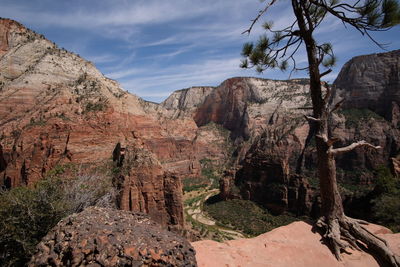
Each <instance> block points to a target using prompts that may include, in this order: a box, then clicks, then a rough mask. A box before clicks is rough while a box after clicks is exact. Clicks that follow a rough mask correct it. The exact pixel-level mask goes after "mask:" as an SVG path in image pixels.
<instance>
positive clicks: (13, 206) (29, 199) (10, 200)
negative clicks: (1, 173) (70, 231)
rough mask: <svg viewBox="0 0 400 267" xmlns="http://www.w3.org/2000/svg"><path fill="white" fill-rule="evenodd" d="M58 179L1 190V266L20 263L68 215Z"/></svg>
mask: <svg viewBox="0 0 400 267" xmlns="http://www.w3.org/2000/svg"><path fill="white" fill-rule="evenodd" d="M60 188H61V186H60V181H48V180H46V181H41V182H39V183H38V184H37V185H36V186H35V187H34V188H27V187H19V188H14V189H12V190H10V191H1V193H0V203H1V206H0V266H23V265H24V264H25V263H26V262H27V261H28V260H29V258H30V256H31V254H32V253H33V252H34V249H35V246H36V244H37V243H38V242H39V241H40V240H41V238H42V237H43V236H45V235H46V233H47V232H48V231H49V230H50V229H51V228H52V227H53V226H54V225H56V224H57V222H58V221H59V220H60V219H61V218H63V217H64V216H66V215H67V207H66V203H65V202H64V198H63V192H62V190H60Z"/></svg>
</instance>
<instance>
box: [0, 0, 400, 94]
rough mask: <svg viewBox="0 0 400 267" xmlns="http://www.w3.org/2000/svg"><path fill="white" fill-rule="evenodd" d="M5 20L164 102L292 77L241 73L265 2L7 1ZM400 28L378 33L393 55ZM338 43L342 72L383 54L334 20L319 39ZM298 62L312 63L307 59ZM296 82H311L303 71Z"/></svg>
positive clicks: (274, 12) (279, 16) (281, 8)
mask: <svg viewBox="0 0 400 267" xmlns="http://www.w3.org/2000/svg"><path fill="white" fill-rule="evenodd" d="M0 6H1V7H0V16H1V17H5V18H11V19H14V20H17V21H19V22H21V23H23V24H24V25H25V26H27V27H28V28H31V29H33V30H35V31H36V32H38V33H42V34H44V35H45V37H46V38H48V39H50V40H51V41H54V42H55V43H56V44H58V45H59V46H60V47H64V48H66V49H67V50H70V51H72V52H74V53H77V54H79V55H81V56H82V57H84V58H86V59H88V60H90V61H92V62H93V63H94V64H95V65H96V66H97V68H98V69H100V71H101V72H102V73H103V74H105V75H106V76H107V77H109V78H112V79H115V80H117V81H119V82H120V84H121V85H122V87H123V88H124V89H125V90H128V91H129V92H131V93H134V94H136V95H138V96H140V97H142V98H144V99H146V100H150V101H155V102H160V101H162V100H163V99H165V98H166V97H167V96H168V95H169V94H170V93H171V92H172V91H174V90H178V89H182V88H187V87H191V86H199V85H204V86H206V85H213V86H216V85H219V84H220V83H221V82H223V81H224V80H225V79H227V78H230V77H234V76H257V77H263V78H269V79H287V78H288V77H289V72H283V73H282V72H280V71H277V70H268V71H265V72H264V73H263V74H262V75H258V74H256V73H255V71H254V70H243V69H240V68H239V64H240V59H241V56H240V52H241V48H242V45H243V43H244V42H247V41H251V40H256V39H257V38H258V36H259V34H261V33H262V29H261V25H260V24H258V25H256V26H255V28H254V30H253V32H252V34H251V35H250V36H248V35H243V34H241V33H242V32H243V31H244V30H246V29H247V28H248V26H249V25H250V20H251V19H252V18H254V17H255V15H256V14H257V12H258V10H260V9H261V8H263V3H262V2H260V1H259V0H201V1H199V0H197V1H195V0H68V1H64V0H0ZM291 18H292V15H291V13H290V6H289V2H288V1H284V0H283V1H280V3H279V4H278V5H277V6H275V7H274V8H273V9H271V10H270V12H269V13H268V16H265V17H264V18H263V19H262V21H261V22H264V21H270V20H273V21H275V24H274V25H276V27H278V26H280V25H286V24H287V23H289V22H290V21H291ZM399 33H400V28H399V27H397V28H393V29H391V30H390V31H387V32H382V33H376V34H373V35H374V37H375V38H376V39H378V40H380V41H381V42H382V43H387V44H388V46H387V49H388V50H394V49H399V48H400V34H399ZM316 38H317V39H318V41H319V42H322V41H324V42H325V41H329V42H331V43H332V44H333V47H334V51H335V53H336V55H337V57H338V63H337V66H336V67H335V68H334V69H333V72H332V73H331V74H330V75H329V76H327V77H326V78H327V80H328V81H331V82H332V81H333V80H334V78H335V77H336V75H337V73H338V72H339V71H340V68H341V67H342V66H343V64H344V63H345V62H346V61H347V60H349V59H350V58H352V57H353V56H356V55H361V54H370V53H377V52H383V51H382V50H381V49H380V48H379V47H377V46H376V45H374V44H373V43H372V42H371V41H369V40H368V39H367V38H365V37H362V36H361V35H360V34H358V33H356V32H355V31H354V30H352V29H349V28H347V29H346V28H345V27H344V26H343V25H342V24H341V23H340V22H338V21H335V20H334V19H333V18H329V19H328V20H327V21H326V23H325V24H323V25H321V28H320V29H319V32H318V33H317V35H316ZM297 59H298V61H299V62H301V63H303V64H305V63H306V61H305V60H306V57H305V55H304V53H300V54H299V55H298V58H297ZM293 77H306V74H305V73H297V74H295V75H292V78H293Z"/></svg>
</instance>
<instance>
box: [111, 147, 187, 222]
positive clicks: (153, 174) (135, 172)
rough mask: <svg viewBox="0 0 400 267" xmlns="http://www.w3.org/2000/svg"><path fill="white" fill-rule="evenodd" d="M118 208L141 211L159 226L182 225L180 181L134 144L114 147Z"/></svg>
mask: <svg viewBox="0 0 400 267" xmlns="http://www.w3.org/2000/svg"><path fill="white" fill-rule="evenodd" d="M114 163H115V165H116V168H117V170H118V173H117V174H116V177H115V178H116V181H115V183H116V184H117V188H118V189H120V196H119V199H118V202H119V207H120V208H121V209H123V210H129V211H135V212H144V213H147V214H149V216H150V218H152V219H153V220H154V221H156V222H158V223H160V224H161V225H169V226H170V227H177V228H183V226H184V219H183V201H182V183H181V180H180V179H179V177H177V176H175V175H173V174H171V173H168V172H165V171H164V169H163V168H162V166H161V164H160V163H159V161H158V160H157V159H156V158H155V157H154V155H153V154H152V153H151V152H149V151H147V150H145V149H138V148H135V147H127V148H121V147H120V144H118V145H117V146H116V148H115V150H114Z"/></svg>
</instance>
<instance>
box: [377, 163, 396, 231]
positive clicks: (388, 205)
mask: <svg viewBox="0 0 400 267" xmlns="http://www.w3.org/2000/svg"><path fill="white" fill-rule="evenodd" d="M374 193H375V194H376V195H375V196H374V197H373V199H372V200H371V203H372V218H373V219H374V221H375V222H376V223H378V224H382V225H384V226H387V227H389V228H390V229H391V230H392V231H394V232H400V180H399V179H398V178H395V177H393V175H392V174H391V173H390V170H389V169H388V168H385V167H381V168H379V169H378V170H377V180H376V187H375V192H374Z"/></svg>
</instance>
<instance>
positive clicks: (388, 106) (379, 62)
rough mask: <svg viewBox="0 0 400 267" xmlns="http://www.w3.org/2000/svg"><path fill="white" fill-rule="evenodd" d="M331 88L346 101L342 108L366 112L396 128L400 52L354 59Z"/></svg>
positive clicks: (347, 64) (398, 102) (343, 69)
mask: <svg viewBox="0 0 400 267" xmlns="http://www.w3.org/2000/svg"><path fill="white" fill-rule="evenodd" d="M334 85H335V86H336V87H337V88H338V89H339V92H338V93H339V94H340V93H342V94H343V97H345V99H346V100H345V103H344V107H345V108H346V107H347V108H368V109H371V110H372V111H375V112H376V113H378V114H379V115H381V116H383V117H385V118H386V119H387V120H389V121H393V120H394V121H395V125H398V124H397V123H398V122H399V120H398V119H399V118H398V115H399V105H400V91H399V87H400V50H395V51H391V52H387V53H380V54H372V55H365V56H358V57H354V58H353V59H351V60H350V61H349V62H347V63H346V64H345V65H344V66H343V68H342V70H341V71H340V73H339V75H338V77H337V79H336V80H335V83H334Z"/></svg>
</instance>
